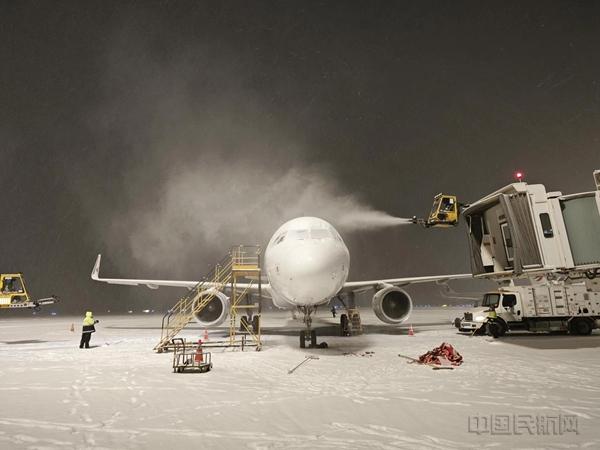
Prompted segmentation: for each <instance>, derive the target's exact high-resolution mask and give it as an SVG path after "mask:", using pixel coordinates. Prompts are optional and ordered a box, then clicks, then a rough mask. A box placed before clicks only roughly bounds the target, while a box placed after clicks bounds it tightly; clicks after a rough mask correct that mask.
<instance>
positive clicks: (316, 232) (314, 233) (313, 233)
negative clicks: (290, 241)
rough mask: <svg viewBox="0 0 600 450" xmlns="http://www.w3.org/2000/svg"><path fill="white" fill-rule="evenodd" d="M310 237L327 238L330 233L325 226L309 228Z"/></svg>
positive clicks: (329, 236)
mask: <svg viewBox="0 0 600 450" xmlns="http://www.w3.org/2000/svg"><path fill="white" fill-rule="evenodd" d="M310 237H311V239H329V238H331V233H330V232H329V230H326V229H325V228H315V229H313V230H310Z"/></svg>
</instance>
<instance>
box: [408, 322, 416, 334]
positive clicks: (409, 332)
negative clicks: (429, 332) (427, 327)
mask: <svg viewBox="0 0 600 450" xmlns="http://www.w3.org/2000/svg"><path fill="white" fill-rule="evenodd" d="M408 335H409V336H414V335H415V330H413V327H412V324H410V328H409V329H408Z"/></svg>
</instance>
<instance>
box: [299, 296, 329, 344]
mask: <svg viewBox="0 0 600 450" xmlns="http://www.w3.org/2000/svg"><path fill="white" fill-rule="evenodd" d="M298 309H299V310H300V311H301V312H302V314H303V315H304V319H303V321H304V325H306V329H305V330H302V331H300V348H306V342H307V341H308V342H310V344H309V348H327V342H321V343H320V344H317V332H316V330H313V329H312V328H311V326H312V317H311V314H312V313H314V312H315V311H316V309H317V308H316V306H302V307H299V308H298Z"/></svg>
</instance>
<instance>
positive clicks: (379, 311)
mask: <svg viewBox="0 0 600 450" xmlns="http://www.w3.org/2000/svg"><path fill="white" fill-rule="evenodd" d="M373 311H374V312H375V315H376V316H377V318H378V319H379V320H381V321H382V322H385V323H389V324H398V323H402V322H404V321H405V320H406V319H408V316H410V313H411V311H412V300H411V298H410V295H408V293H407V292H406V291H404V290H403V289H400V288H399V287H396V286H387V287H384V288H383V289H381V290H379V291H377V292H376V293H375V295H374V296H373Z"/></svg>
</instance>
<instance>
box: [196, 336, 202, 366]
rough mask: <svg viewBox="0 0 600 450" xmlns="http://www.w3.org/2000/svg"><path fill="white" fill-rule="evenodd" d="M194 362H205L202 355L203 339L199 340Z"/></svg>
mask: <svg viewBox="0 0 600 450" xmlns="http://www.w3.org/2000/svg"><path fill="white" fill-rule="evenodd" d="M194 361H196V362H197V363H201V362H203V361H204V355H203V354H202V339H198V347H197V348H196V354H195V355H194Z"/></svg>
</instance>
